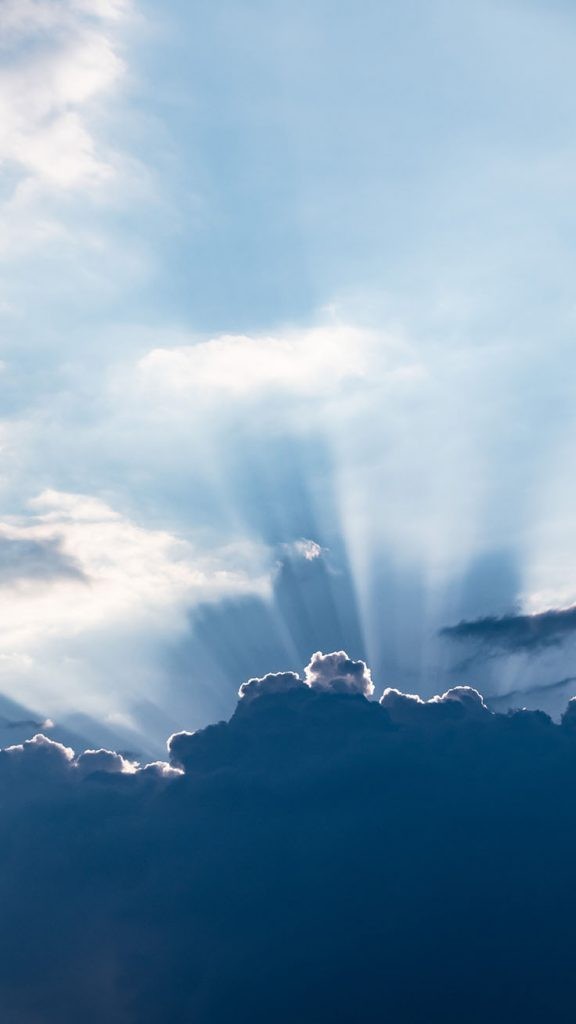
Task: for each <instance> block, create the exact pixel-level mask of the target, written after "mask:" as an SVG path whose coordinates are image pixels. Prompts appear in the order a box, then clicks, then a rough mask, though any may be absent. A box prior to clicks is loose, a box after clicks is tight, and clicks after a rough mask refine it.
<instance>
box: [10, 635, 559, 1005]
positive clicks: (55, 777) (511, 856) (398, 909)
mask: <svg viewBox="0 0 576 1024" xmlns="http://www.w3.org/2000/svg"><path fill="white" fill-rule="evenodd" d="M372 685H373V684H372V681H371V679H370V675H369V672H368V669H367V668H366V666H365V665H363V663H362V662H356V661H352V660H351V659H350V658H348V656H347V655H346V654H345V653H344V652H337V653H335V654H332V655H322V654H317V655H315V656H314V657H313V659H312V660H311V662H310V665H309V666H308V669H307V670H306V672H305V678H304V679H301V678H300V677H299V676H298V675H297V674H295V673H290V672H284V673H270V674H268V675H267V676H264V677H262V678H261V679H254V680H250V681H249V682H248V683H247V684H245V686H244V687H242V690H241V697H240V700H239V702H238V706H237V708H236V710H235V712H234V714H233V715H232V717H231V719H230V720H229V721H228V722H220V723H218V724H216V725H212V726H209V727H208V728H206V729H201V730H199V731H198V732H196V733H190V732H180V733H177V734H175V735H173V736H172V737H171V739H170V741H169V756H170V760H171V765H168V764H167V763H163V762H162V763H155V764H151V765H146V766H144V767H141V766H139V765H137V764H135V763H133V762H131V761H129V760H128V759H127V758H125V757H122V756H121V755H120V754H117V753H115V752H114V751H110V750H91V751H85V752H84V753H82V754H80V755H77V754H75V753H74V751H73V750H72V749H71V748H70V747H67V746H66V745H64V744H61V743H57V742H55V741H53V740H51V739H48V738H47V737H45V736H35V737H34V738H33V739H31V740H28V741H26V742H24V743H21V744H16V745H13V746H11V747H7V748H5V749H4V750H2V751H0V814H1V816H2V823H3V837H4V838H3V842H2V843H1V844H0V906H1V907H2V929H1V930H0V999H1V1005H2V1020H3V1021H6V1024H31V1022H40V1024H56V1022H58V1024H68V1022H70V1024H72V1022H74V1024H75V1022H76V1021H79V1020H81V1021H82V1022H83V1024H101V1022H103V1021H106V1022H107V1024H108V1022H110V1024H166V1022H170V1021H174V1022H192V1021H194V1022H195V1024H248V1022H250V1024H268V1022H270V1021H274V1022H275V1024H294V1021H296V1020H298V1021H302V1022H304V1024H356V1022H357V1021H362V1022H363V1024H377V1022H378V1024H381V1022H384V1021H393V1022H394V1024H414V1022H416V1024H420V1022H421V1024H456V1022H458V1024H461V1022H462V1021H466V1022H467V1024H468V1022H472V1024H480V1022H482V1024H484V1022H486V1021H488V1020H491V1021H496V1022H502V1024H504V1022H506V1024H507V1022H509V1021H511V1020H519V1021H522V1022H523V1024H526V1022H528V1024H532V1022H534V1024H536V1022H538V1024H541V1021H543V1020H550V1021H562V1020H569V1019H571V1016H572V1012H573V1011H572V1007H573V956H574V948H575V944H576V897H575V896H574V886H573V865H574V860H575V857H576V804H575V801H574V791H575V788H576V700H573V701H570V703H569V704H568V708H567V711H566V713H565V715H564V717H563V719H562V721H561V722H560V723H559V724H555V723H554V722H553V721H552V720H551V719H550V718H549V717H548V716H547V715H545V714H543V713H542V712H528V711H520V712H513V713H508V714H497V713H494V712H493V711H491V710H490V709H489V708H488V707H487V706H486V703H485V702H484V700H483V699H482V697H481V695H480V694H479V693H478V692H477V691H476V690H474V689H472V688H471V687H465V686H462V687H454V688H453V689H451V690H448V691H447V692H446V693H444V694H442V695H441V696H438V697H434V698H431V699H429V700H422V699H421V698H419V697H417V696H410V695H406V694H402V693H400V692H399V691H397V690H393V689H390V688H389V689H387V690H386V691H385V693H384V695H383V697H382V699H381V700H380V701H377V700H370V699H367V697H366V696H365V692H370V687H371V686H372Z"/></svg>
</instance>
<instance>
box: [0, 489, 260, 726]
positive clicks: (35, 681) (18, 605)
mask: <svg viewBox="0 0 576 1024" xmlns="http://www.w3.org/2000/svg"><path fill="white" fill-rule="evenodd" d="M31 508H32V514H30V515H29V516H25V517H20V518H11V519H10V520H9V521H5V522H3V523H1V524H0V534H1V536H2V537H3V538H6V539H9V540H17V541H21V542H22V541H29V542H32V543H35V544H36V545H37V544H38V543H48V544H57V545H58V546H59V550H60V551H61V552H62V555H63V556H64V558H66V559H67V560H68V561H69V562H70V563H73V564H74V565H75V566H76V567H77V569H78V573H77V574H70V573H68V574H66V573H63V574H62V575H61V576H53V577H51V578H45V579H38V578H31V577H30V576H29V575H28V576H27V575H26V572H25V568H26V567H25V566H23V572H22V576H21V578H14V574H12V578H11V582H10V583H6V584H5V585H3V586H1V585H0V675H1V676H2V677H3V686H2V689H3V690H4V692H6V691H7V685H8V686H9V681H10V678H11V677H12V675H13V672H14V669H15V668H17V669H18V677H19V693H18V695H16V694H11V696H18V697H19V698H20V699H21V698H22V694H23V693H26V692H27V691H26V686H25V685H24V684H23V682H22V677H25V676H26V675H27V674H28V675H29V676H30V680H31V684H30V686H31V690H30V691H29V692H28V696H29V697H30V698H32V699H33V700H34V701H35V702H36V703H38V702H40V703H43V699H44V698H45V699H46V700H51V701H52V702H53V701H54V700H56V701H57V702H58V703H59V704H62V703H63V702H64V703H65V702H66V697H67V695H66V694H65V693H63V692H59V690H61V689H62V681H61V677H60V678H59V673H58V671H57V670H56V668H55V665H54V664H52V665H50V664H49V662H50V659H51V658H53V657H54V651H55V650H56V651H57V658H58V659H59V660H60V661H61V662H65V661H67V660H68V661H70V657H69V652H72V653H73V654H74V652H75V651H76V650H77V644H78V642H80V643H81V644H84V648H85V647H86V642H87V643H88V648H87V649H88V660H89V658H90V642H91V641H90V638H91V637H96V638H97V637H98V636H106V637H107V642H108V643H110V644H112V647H114V646H115V645H116V647H117V646H118V643H119V644H120V649H122V636H123V635H125V636H127V637H132V640H133V636H134V635H135V634H138V635H141V636H142V637H143V638H144V639H143V641H142V642H143V643H144V644H146V643H148V642H152V641H153V640H154V638H155V639H156V641H162V640H164V641H166V640H169V639H170V638H173V637H176V636H178V635H180V634H182V633H183V632H185V631H186V629H187V612H188V610H189V608H190V607H191V606H193V605H194V604H197V603H199V602H204V601H211V600H216V599H219V598H222V597H227V596H238V595H245V594H259V595H261V596H267V595H268V593H269V589H270V583H271V576H272V573H273V572H274V562H273V560H272V558H271V557H270V553H269V552H268V550H267V549H266V548H265V547H263V546H259V545H256V544H251V543H249V542H243V543H237V544H229V545H227V546H225V547H221V548H217V549H215V550H212V551H208V552H206V550H204V551H203V552H202V553H201V554H199V553H198V552H197V551H196V550H195V549H194V548H193V546H192V545H191V544H190V542H189V541H187V540H185V539H182V538H181V537H178V536H176V535H174V534H172V533H170V532H167V531H164V530H157V529H148V528H145V527H143V526H140V525H138V524H137V523H134V522H133V521H131V520H130V519H128V518H127V517H125V516H123V515H121V514H119V513H118V512H116V511H115V510H114V509H112V508H111V507H110V506H109V505H107V504H106V503H105V502H103V501H101V500H99V499H97V498H94V497H90V496H86V495H78V494H65V493H61V492H58V491H46V492H44V493H43V494H41V495H39V496H38V497H37V498H36V499H34V501H32V502H31ZM24 554H25V548H24ZM118 638H120V640H118ZM131 642H132V641H129V646H130V643H131ZM97 644H98V641H97V640H96V646H97ZM84 648H83V650H84ZM82 657H84V654H83V655H82ZM74 660H75V659H74V656H73V657H72V659H71V663H70V666H69V667H71V668H72V669H73V668H74ZM132 661H133V664H135V663H136V662H135V659H132ZM45 668H49V672H48V673H46V672H45V671H44V670H45ZM86 675H88V677H89V672H88V673H85V672H82V680H81V682H80V683H79V685H80V687H81V692H80V694H76V705H77V706H78V704H79V700H78V698H79V697H80V706H82V703H84V705H85V704H86V703H88V704H89V703H90V700H91V697H92V696H93V694H90V693H89V692H85V691H89V688H90V687H89V685H88V687H86V685H85V684H86ZM48 677H49V678H48ZM5 683H6V685H5ZM67 685H68V684H67ZM96 685H97V687H98V688H99V689H100V691H101V688H102V680H101V678H100V679H98V680H97V684H96ZM44 686H47V687H48V688H47V690H46V691H45V692H44V691H43V689H42V688H43V687H44ZM100 696H102V694H100ZM100 703H104V705H106V700H104V701H102V700H101V701H100ZM43 706H44V705H43ZM115 706H116V705H115V704H114V701H108V707H107V710H108V711H109V710H110V708H114V707H115ZM120 706H121V701H120ZM52 707H53V703H52V704H51V705H50V709H52Z"/></svg>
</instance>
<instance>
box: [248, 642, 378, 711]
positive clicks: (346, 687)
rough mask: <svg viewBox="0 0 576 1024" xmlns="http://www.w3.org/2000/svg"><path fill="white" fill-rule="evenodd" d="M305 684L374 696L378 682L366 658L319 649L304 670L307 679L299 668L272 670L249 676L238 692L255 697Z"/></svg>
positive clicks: (340, 691)
mask: <svg viewBox="0 0 576 1024" xmlns="http://www.w3.org/2000/svg"><path fill="white" fill-rule="evenodd" d="M303 686H308V687H310V688H311V689H315V690H322V691H324V692H326V693H351V694H352V693H353V694H361V695H362V696H364V697H371V696H372V694H373V693H374V683H373V682H372V677H371V675H370V669H369V668H368V666H367V665H366V664H365V662H363V661H352V659H351V658H349V657H348V655H347V654H346V651H334V652H333V653H332V654H323V653H322V651H316V653H315V654H313V655H312V658H311V659H310V662H309V664H308V665H307V666H306V668H305V670H304V679H301V678H300V676H298V675H297V673H296V672H270V673H268V675H265V676H263V677H262V678H261V679H249V680H248V682H247V683H243V684H242V686H241V687H240V690H239V692H238V696H239V697H240V698H242V699H244V700H253V699H254V697H261V696H265V695H268V694H273V693H286V692H287V691H288V690H295V689H298V688H301V687H303Z"/></svg>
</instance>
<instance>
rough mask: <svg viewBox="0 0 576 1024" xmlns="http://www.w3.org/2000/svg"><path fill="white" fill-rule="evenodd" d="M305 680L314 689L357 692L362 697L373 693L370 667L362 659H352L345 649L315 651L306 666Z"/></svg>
mask: <svg viewBox="0 0 576 1024" xmlns="http://www.w3.org/2000/svg"><path fill="white" fill-rule="evenodd" d="M305 680H306V682H307V683H308V685H309V686H312V687H314V688H315V689H318V690H327V691H331V692H333V693H357V694H362V695H363V696H364V697H370V696H371V695H372V694H373V693H374V683H373V682H372V676H371V674H370V669H369V668H368V667H367V665H366V664H365V663H364V662H363V661H352V660H351V659H350V658H349V657H348V655H347V654H346V652H345V651H334V652H333V653H332V654H322V652H321V651H316V653H315V654H313V655H312V658H311V659H310V662H309V664H308V665H307V666H306V669H305Z"/></svg>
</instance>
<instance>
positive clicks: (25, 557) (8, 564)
mask: <svg viewBox="0 0 576 1024" xmlns="http://www.w3.org/2000/svg"><path fill="white" fill-rule="evenodd" d="M55 579H73V580H84V579H85V576H84V574H83V572H82V570H81V569H80V567H79V566H78V565H76V563H75V562H74V560H73V559H72V558H71V557H70V556H69V555H67V554H66V553H65V552H64V551H62V549H61V547H60V545H59V543H58V541H56V540H27V539H24V538H20V537H0V585H2V584H4V585H6V584H9V583H17V582H20V581H31V580H36V581H41V582H48V581H52V580H55Z"/></svg>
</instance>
